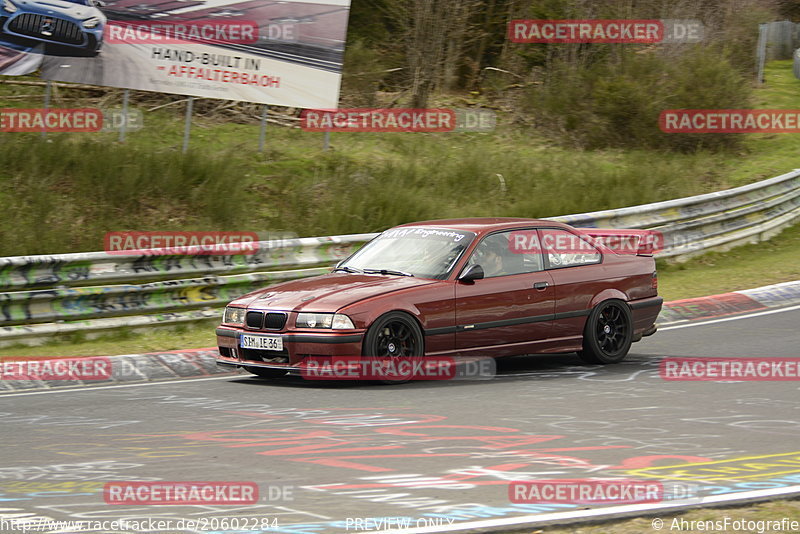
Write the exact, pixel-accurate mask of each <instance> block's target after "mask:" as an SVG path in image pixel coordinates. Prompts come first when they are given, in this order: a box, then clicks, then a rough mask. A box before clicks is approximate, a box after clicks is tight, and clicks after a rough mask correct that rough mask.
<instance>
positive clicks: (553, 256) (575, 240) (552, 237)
mask: <svg viewBox="0 0 800 534" xmlns="http://www.w3.org/2000/svg"><path fill="white" fill-rule="evenodd" d="M539 231H540V233H541V244H542V250H543V251H544V254H545V257H546V258H547V262H548V265H549V267H574V266H576V265H588V264H592V263H600V259H601V257H600V251H599V250H597V248H595V246H594V245H592V244H591V243H589V242H588V241H587V240H585V239H583V238H582V237H580V236H578V235H575V234H573V233H572V232H567V231H566V230H559V229H554V228H545V229H542V230H539Z"/></svg>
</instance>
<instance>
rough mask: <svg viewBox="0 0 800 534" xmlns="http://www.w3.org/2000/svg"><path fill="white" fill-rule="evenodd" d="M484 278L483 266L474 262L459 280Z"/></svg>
mask: <svg viewBox="0 0 800 534" xmlns="http://www.w3.org/2000/svg"><path fill="white" fill-rule="evenodd" d="M482 278H483V267H481V266H480V265H478V264H477V263H474V264H472V265H470V266H469V267H467V268H466V269H465V270H464V271H463V272H462V273H461V274H460V275H459V277H458V281H459V282H474V281H475V280H480V279H482Z"/></svg>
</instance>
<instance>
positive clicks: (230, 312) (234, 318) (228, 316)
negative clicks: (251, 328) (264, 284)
mask: <svg viewBox="0 0 800 534" xmlns="http://www.w3.org/2000/svg"><path fill="white" fill-rule="evenodd" d="M245 312H247V310H246V309H245V308H236V307H233V306H227V307H226V308H225V313H224V314H223V315H222V322H223V323H227V324H236V325H240V326H242V325H244V314H245Z"/></svg>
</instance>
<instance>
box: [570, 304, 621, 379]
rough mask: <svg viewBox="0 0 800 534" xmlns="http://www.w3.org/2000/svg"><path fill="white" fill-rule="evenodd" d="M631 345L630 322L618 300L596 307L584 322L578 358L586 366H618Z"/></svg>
mask: <svg viewBox="0 0 800 534" xmlns="http://www.w3.org/2000/svg"><path fill="white" fill-rule="evenodd" d="M631 343H633V318H632V316H631V310H630V308H629V307H628V305H627V304H626V303H625V302H623V301H621V300H606V301H604V302H601V303H600V304H598V305H597V306H596V307H595V308H594V309H593V310H592V313H590V314H589V318H588V319H586V326H585V327H584V329H583V350H581V351H578V356H580V358H581V359H582V360H583V361H585V362H586V363H602V364H606V363H618V362H621V361H622V360H624V359H625V356H627V355H628V351H629V350H630V348H631Z"/></svg>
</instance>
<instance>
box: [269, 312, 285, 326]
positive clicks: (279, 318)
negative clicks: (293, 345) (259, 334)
mask: <svg viewBox="0 0 800 534" xmlns="http://www.w3.org/2000/svg"><path fill="white" fill-rule="evenodd" d="M285 324H286V314H285V313H267V318H266V320H265V321H264V328H266V329H267V330H280V329H281V328H283V325H285Z"/></svg>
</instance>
